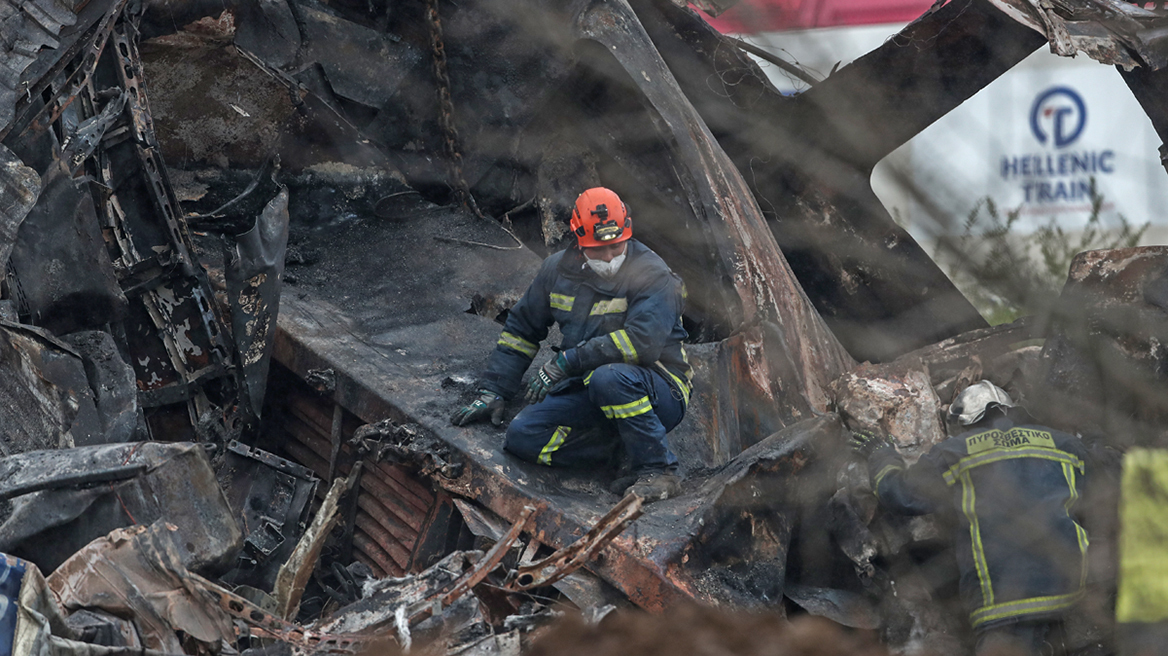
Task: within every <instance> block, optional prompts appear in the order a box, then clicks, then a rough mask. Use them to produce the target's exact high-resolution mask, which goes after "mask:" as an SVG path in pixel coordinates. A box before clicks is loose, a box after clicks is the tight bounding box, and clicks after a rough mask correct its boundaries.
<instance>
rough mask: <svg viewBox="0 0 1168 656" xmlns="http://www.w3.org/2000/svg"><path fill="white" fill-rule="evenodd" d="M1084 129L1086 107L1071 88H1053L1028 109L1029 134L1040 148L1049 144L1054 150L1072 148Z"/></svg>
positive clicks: (1040, 96)
mask: <svg viewBox="0 0 1168 656" xmlns="http://www.w3.org/2000/svg"><path fill="white" fill-rule="evenodd" d="M1085 127H1087V106H1086V105H1085V104H1084V103H1083V98H1082V97H1081V96H1080V95H1079V94H1078V93H1077V92H1075V90H1074V89H1071V88H1070V87H1052V88H1050V89H1047V90H1046V91H1043V92H1042V93H1041V94H1039V95H1038V98H1036V99H1035V100H1034V106H1033V107H1031V108H1030V131H1031V132H1033V133H1034V138H1035V139H1037V140H1038V143H1040V144H1046V143H1047V142H1048V141H1049V142H1051V143H1053V145H1054V147H1055V148H1063V147H1066V146H1069V145H1071V144H1072V143H1074V142H1075V140H1076V139H1078V138H1079V135H1081V134H1083V128H1085Z"/></svg>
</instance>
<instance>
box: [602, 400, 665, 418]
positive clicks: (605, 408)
mask: <svg viewBox="0 0 1168 656" xmlns="http://www.w3.org/2000/svg"><path fill="white" fill-rule="evenodd" d="M652 409H653V404H652V403H651V402H650V401H649V397H647V396H642V397H641V398H639V399H637V400H636V401H633V402H632V403H622V404H621V405H602V406H600V411H601V412H603V413H604V416H605V417H608V418H609V419H628V418H629V417H636V416H637V415H643V414H645V413H646V412H649V411H650V410H652Z"/></svg>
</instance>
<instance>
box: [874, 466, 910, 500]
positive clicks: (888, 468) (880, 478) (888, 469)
mask: <svg viewBox="0 0 1168 656" xmlns="http://www.w3.org/2000/svg"><path fill="white" fill-rule="evenodd" d="M902 470H904V467H901V466H900V465H885V466H884V468H883V469H881V470H880V471H879V472H877V473H876V484H875V485H873V486H872V491H873V492H876V493H879V490H880V484H881V483H882V482H884V477H885V476H888V475H889V474H891V473H892V472H894V471H902Z"/></svg>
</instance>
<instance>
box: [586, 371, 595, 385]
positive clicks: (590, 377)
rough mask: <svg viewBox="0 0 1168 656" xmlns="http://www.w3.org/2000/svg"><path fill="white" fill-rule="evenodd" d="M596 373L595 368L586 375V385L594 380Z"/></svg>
mask: <svg viewBox="0 0 1168 656" xmlns="http://www.w3.org/2000/svg"><path fill="white" fill-rule="evenodd" d="M594 373H596V370H595V369H593V370H592V371H589V372H588V375H587V376H584V384H585V385H587V384H588V383H591V382H592V374H594Z"/></svg>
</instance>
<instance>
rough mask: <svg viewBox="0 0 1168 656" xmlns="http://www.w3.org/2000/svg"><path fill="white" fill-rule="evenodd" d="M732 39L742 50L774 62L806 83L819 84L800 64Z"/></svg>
mask: <svg viewBox="0 0 1168 656" xmlns="http://www.w3.org/2000/svg"><path fill="white" fill-rule="evenodd" d="M732 41H734V42H735V43H737V44H738V47H739V48H742V49H743V50H745V51H746V52H749V53H750V54H752V55H754V56H755V57H758V58H760V59H765V60H766V61H768V62H770V63H772V64H774V65H775V66H778V67H779V68H781V69H783V70H784V71H787V72H788V73H790V74H791V75H794V76H795V77H797V78H799V79H800V80H803V81H804V82H806V83H807V84H812V85H814V84H819V80H817V79H815V77H814V76H813V75H811V74H810V73H808V72H807V71H805V70H803V68H802V67H801V66H797V65H795V64H792V63H791V62H789V61H787V60H785V59H781V58H780V57H779V56H778V55H775V54H774V53H770V52H767V51H766V50H763V49H762V48H759V47H758V46H756V45H754V44H753V43H747V42H746V41H743V40H742V39H732Z"/></svg>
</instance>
